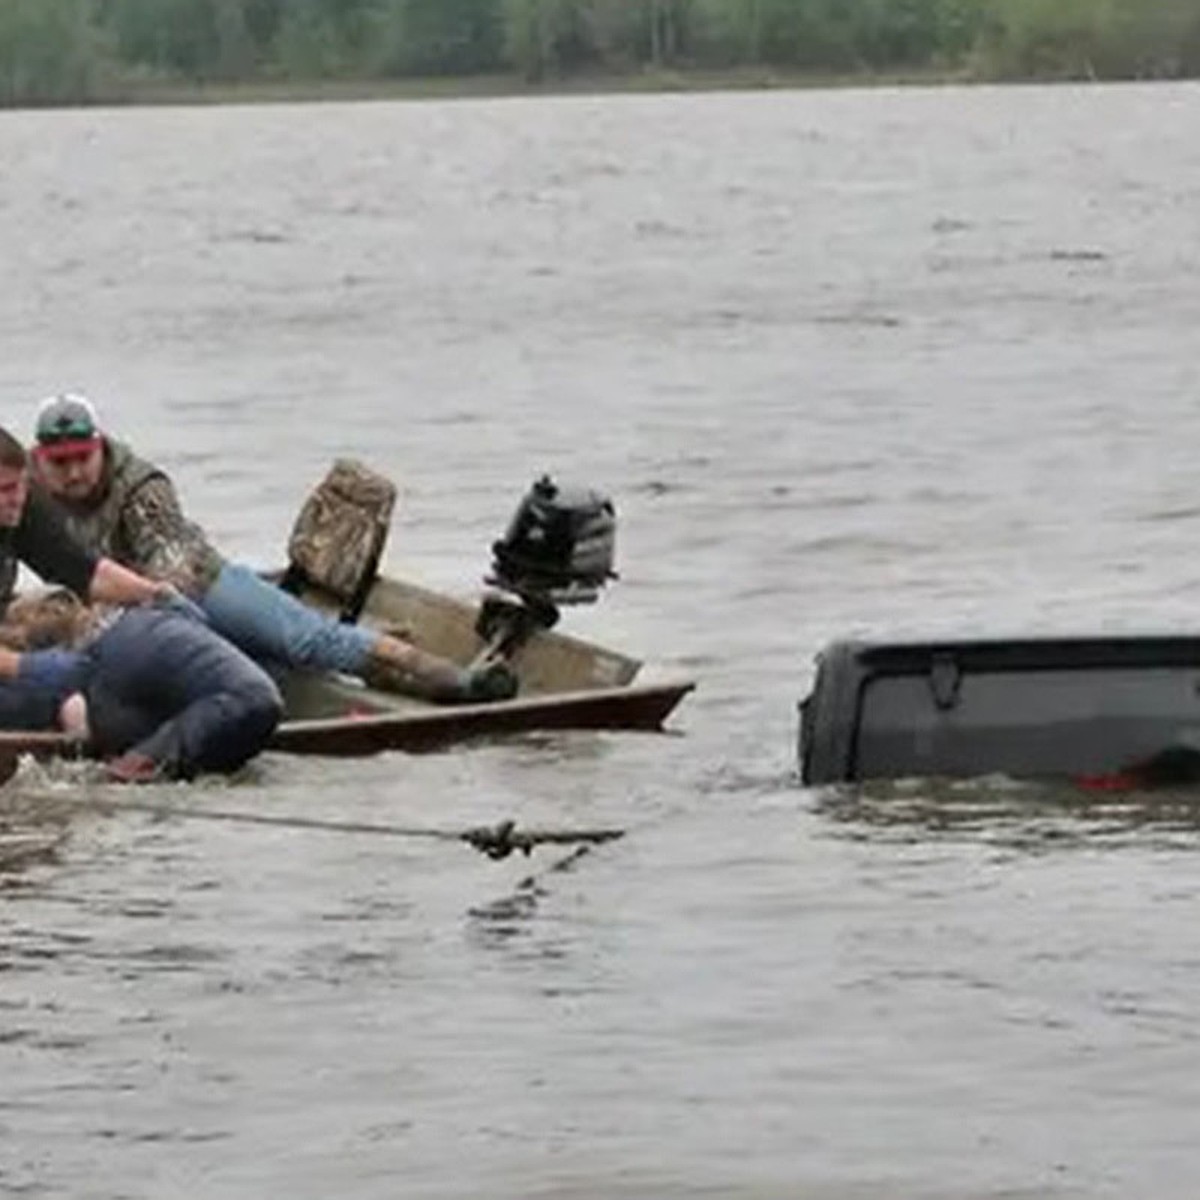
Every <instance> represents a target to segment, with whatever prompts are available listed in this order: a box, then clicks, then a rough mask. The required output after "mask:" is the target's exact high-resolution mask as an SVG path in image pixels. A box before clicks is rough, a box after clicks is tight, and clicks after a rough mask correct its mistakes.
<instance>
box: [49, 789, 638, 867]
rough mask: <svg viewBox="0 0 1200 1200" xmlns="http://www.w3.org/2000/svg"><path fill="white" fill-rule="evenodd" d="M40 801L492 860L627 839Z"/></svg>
mask: <svg viewBox="0 0 1200 1200" xmlns="http://www.w3.org/2000/svg"><path fill="white" fill-rule="evenodd" d="M37 798H38V799H42V800H48V801H51V802H53V803H56V804H61V805H66V806H68V807H71V808H85V809H90V810H92V811H96V812H104V813H111V812H120V811H122V810H125V811H128V812H142V813H148V814H150V815H151V816H156V817H181V818H184V819H186V820H192V821H233V822H237V823H239V824H244V825H270V826H275V827H277V828H280V829H313V830H318V831H320V832H325V833H362V834H373V835H377V836H381V837H405V838H429V839H433V840H436V841H446V842H465V843H466V844H467V845H468V846H471V847H473V848H474V849H476V850H478V851H479V852H480V853H481V854H486V855H487V856H488V858H491V859H496V860H499V859H502V858H507V857H508V856H509V855H510V854H512V853H513V851H515V850H519V851H521V853H523V854H525V855H528V854H529V853H530V852H531V851H532V850H533V849H534V847H535V846H543V845H558V846H561V845H575V844H580V843H583V844H587V845H593V846H596V845H601V844H602V843H604V842H612V841H615V840H616V839H617V838H620V837H624V836H625V831H624V830H623V829H518V828H517V824H516V822H515V821H500V822H498V823H497V824H495V825H477V826H473V827H470V828H467V829H436V828H429V827H426V826H420V825H390V824H381V823H378V822H374V821H330V820H325V819H322V818H319V817H277V816H271V815H270V814H268V813H253V812H245V811H244V810H240V809H227V808H185V807H183V806H182V805H178V804H161V803H155V802H154V801H150V800H136V799H132V798H130V799H120V800H115V799H114V800H110V799H101V798H99V797H94V796H71V795H67V794H59V793H57V792H55V793H42V794H40V795H39V796H38V797H37Z"/></svg>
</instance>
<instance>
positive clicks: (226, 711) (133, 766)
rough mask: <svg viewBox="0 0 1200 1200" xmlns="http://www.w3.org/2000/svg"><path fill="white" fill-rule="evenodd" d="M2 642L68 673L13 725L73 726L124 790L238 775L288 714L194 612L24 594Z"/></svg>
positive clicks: (266, 681)
mask: <svg viewBox="0 0 1200 1200" xmlns="http://www.w3.org/2000/svg"><path fill="white" fill-rule="evenodd" d="M0 646H6V647H8V648H9V649H10V650H16V651H24V652H32V653H33V654H34V655H38V654H41V655H53V656H55V658H56V659H57V661H58V666H59V669H58V671H57V672H56V673H55V675H54V677H53V678H52V679H47V680H46V681H45V682H44V683H43V684H42V685H41V686H38V687H30V688H26V689H24V692H23V696H22V698H21V702H20V705H19V711H18V712H17V713H16V714H15V718H14V720H15V721H16V722H17V723H19V724H21V725H22V726H23V727H25V728H31V727H32V728H55V727H57V728H60V729H63V730H65V731H66V732H68V733H70V734H71V735H73V736H74V737H76V738H78V739H79V740H80V741H81V742H84V743H85V744H87V745H88V746H89V748H90V749H91V750H92V751H93V752H94V753H96V754H98V755H99V756H100V757H102V758H108V759H109V761H108V762H107V764H106V773H107V774H108V777H109V778H110V779H113V780H116V781H118V782H123V783H147V782H151V781H154V780H157V779H164V778H165V779H190V778H192V777H193V776H194V775H197V774H200V773H201V772H206V771H233V770H235V769H236V768H238V767H240V766H241V765H242V764H243V763H245V762H246V761H248V760H249V759H250V758H252V757H253V756H254V755H255V754H257V753H258V752H259V751H260V750H261V749H262V748H263V746H264V745H265V744H266V741H267V739H268V738H269V737H270V736H271V734H272V733H274V731H275V727H276V725H278V723H279V719H280V717H281V715H282V713H283V699H282V697H281V696H280V694H279V689H278V688H277V687H276V686H275V683H274V681H273V680H272V679H271V677H270V676H269V675H268V674H267V673H266V671H264V670H263V669H262V668H261V667H260V666H259V665H258V664H257V663H255V662H254V661H253V660H252V659H250V658H248V657H247V656H246V655H245V654H243V653H242V652H241V651H240V650H238V649H236V648H235V647H234V646H232V645H230V644H229V643H228V642H227V641H225V639H224V638H222V637H220V636H219V635H217V634H216V633H214V632H213V631H212V630H211V629H209V627H208V626H207V625H206V624H205V623H204V619H203V617H202V615H201V614H200V613H198V612H197V613H195V614H194V615H193V614H192V613H190V612H189V611H187V609H186V606H175V605H171V604H169V603H168V604H166V605H162V606H142V607H139V608H127V609H108V610H105V609H90V608H88V607H86V606H85V605H83V604H81V603H80V602H79V600H78V599H77V598H76V597H75V596H73V595H71V594H70V593H69V592H66V591H62V590H57V591H54V592H50V593H46V594H43V595H39V596H18V597H17V598H16V599H14V600H13V601H12V602H11V603H10V604H9V606H8V610H7V612H6V613H5V615H4V621H3V622H2V623H0ZM3 706H4V695H3V689H2V688H0V712H2V711H3ZM10 727H11V725H10Z"/></svg>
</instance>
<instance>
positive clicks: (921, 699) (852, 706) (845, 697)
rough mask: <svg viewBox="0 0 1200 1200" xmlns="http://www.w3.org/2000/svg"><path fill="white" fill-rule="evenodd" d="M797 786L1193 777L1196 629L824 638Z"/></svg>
mask: <svg viewBox="0 0 1200 1200" xmlns="http://www.w3.org/2000/svg"><path fill="white" fill-rule="evenodd" d="M799 755H800V773H801V777H802V780H803V782H804V783H806V784H814V785H816V784H832V783H854V782H858V781H865V780H871V779H900V778H910V777H939V776H940V777H951V778H963V777H970V776H984V775H993V774H996V775H1004V776H1008V777H1011V778H1014V779H1055V778H1060V779H1071V780H1074V781H1076V782H1078V783H1082V784H1084V785H1091V786H1098V787H1106V786H1112V787H1122V786H1130V787H1135V786H1145V785H1154V784H1163V783H1177V782H1191V781H1194V780H1198V779H1200V637H1191V636H1185V635H1180V636H1150V637H1136V636H1120V637H1067V638H1062V637H1046V638H1028V639H1018V640H1000V639H996V640H965V641H936V642H934V641H930V642H859V641H842V642H834V643H832V644H831V645H829V646H828V647H826V648H825V649H824V650H823V651H822V652H821V653H820V655H819V656H818V658H817V667H816V674H815V677H814V680H813V684H812V688H811V691H810V693H809V695H808V696H807V698H806V699H804V700H803V701H802V702H801V705H800V731H799Z"/></svg>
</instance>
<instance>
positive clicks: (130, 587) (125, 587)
mask: <svg viewBox="0 0 1200 1200" xmlns="http://www.w3.org/2000/svg"><path fill="white" fill-rule="evenodd" d="M169 590H170V589H169V587H168V586H167V585H166V584H163V583H158V582H155V581H154V580H153V579H147V578H146V577H145V576H144V575H139V574H137V572H136V571H131V570H129V568H128V567H123V566H121V564H120V563H118V562H113V560H112V559H111V558H102V559H101V560H100V561H99V562H98V563H97V564H96V570H95V571H94V572H93V574H92V582H91V586H90V587H89V588H88V599H89V600H91V601H92V602H93V603H96V604H145V603H146V602H147V601H150V600H155V599H157V598H158V597H160V596H162V595H164V594H165V593H166V592H167V591H169ZM2 670H3V668H2V667H0V671H2Z"/></svg>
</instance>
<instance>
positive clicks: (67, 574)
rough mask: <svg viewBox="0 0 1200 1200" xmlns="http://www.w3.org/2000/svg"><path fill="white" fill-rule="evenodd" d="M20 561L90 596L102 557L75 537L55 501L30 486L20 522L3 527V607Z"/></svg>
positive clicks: (0, 573)
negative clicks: (97, 566)
mask: <svg viewBox="0 0 1200 1200" xmlns="http://www.w3.org/2000/svg"><path fill="white" fill-rule="evenodd" d="M18 561H20V562H23V563H24V564H25V565H26V566H27V567H29V568H30V569H31V570H33V571H36V572H37V573H38V575H39V576H41V578H42V580H43V581H44V582H46V583H57V584H61V585H62V586H63V587H67V588H70V589H71V591H73V592H74V593H75V594H76V595H77V596H79V597H80V598H81V599H86V598H87V594H88V589H89V588H90V587H91V584H92V576H93V575H94V574H95V573H96V565H97V564H98V563H99V561H100V556H99V555H98V554H93V553H92V552H91V551H90V550H85V549H84V548H83V547H82V546H81V545H80V544H79V543H78V542H77V541H76V540H75V538H74V537H73V536H72V535H71V533H70V531H69V530H68V529H67V527H66V525H64V524H63V520H62V517H60V516H59V514H58V511H57V510H56V509H55V507H54V502H53V501H52V500H49V499H48V498H47V497H46V496H45V495H43V494H42V493H41V492H39V491H38V490H37V489H36V488H30V489H29V499H28V500H26V502H25V511H24V512H23V513H22V514H21V521H20V523H19V524H18V525H17V527H16V528H15V529H10V530H9V529H6V530H0V610H2V609H3V608H4V607H6V606H7V605H8V602H9V600H11V599H12V593H13V588H14V587H15V586H16V579H17V570H16V567H17V562H18Z"/></svg>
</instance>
